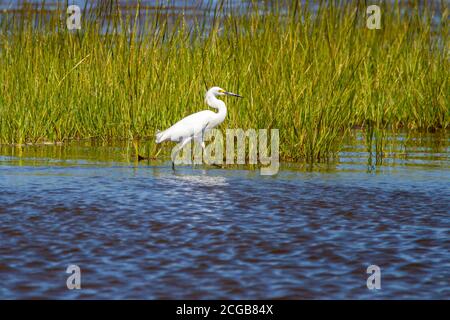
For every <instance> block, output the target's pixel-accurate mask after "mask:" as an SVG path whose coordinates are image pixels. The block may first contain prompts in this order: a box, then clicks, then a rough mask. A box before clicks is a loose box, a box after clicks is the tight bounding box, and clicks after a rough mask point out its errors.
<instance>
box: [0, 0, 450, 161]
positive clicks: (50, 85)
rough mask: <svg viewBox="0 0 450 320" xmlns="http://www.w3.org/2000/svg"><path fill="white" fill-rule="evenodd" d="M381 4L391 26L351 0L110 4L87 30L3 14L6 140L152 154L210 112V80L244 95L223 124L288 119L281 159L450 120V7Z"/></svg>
mask: <svg viewBox="0 0 450 320" xmlns="http://www.w3.org/2000/svg"><path fill="white" fill-rule="evenodd" d="M274 3H276V2H274ZM383 3H384V2H383ZM380 6H381V10H382V29H380V30H369V29H368V28H366V18H367V17H366V14H365V10H366V7H365V5H363V4H362V3H361V2H351V3H347V2H344V1H342V2H338V3H336V1H335V2H333V1H331V4H330V3H328V4H327V3H325V2H321V4H320V6H319V9H318V10H317V11H316V12H315V11H314V10H313V9H312V8H310V7H308V6H304V5H301V4H300V2H296V1H293V2H292V4H290V5H288V6H287V7H286V6H284V7H283V6H277V5H273V3H272V5H269V4H268V3H267V2H264V3H263V4H261V3H257V2H255V3H253V5H252V6H251V8H250V9H249V11H248V12H247V13H246V14H239V13H238V12H236V11H234V10H232V9H230V8H229V6H227V3H219V4H218V5H217V6H216V7H215V8H211V12H214V16H213V17H210V16H208V15H207V14H208V12H204V13H201V14H199V15H198V16H196V17H194V18H192V17H186V16H184V15H183V14H182V13H181V12H175V13H170V12H169V11H167V10H164V8H163V7H162V6H159V7H158V6H156V8H153V9H152V10H151V11H148V10H146V9H148V8H144V7H139V6H138V7H136V10H134V11H133V12H130V13H126V12H123V11H122V9H121V7H119V6H118V4H117V3H116V2H109V1H105V2H104V3H102V4H100V5H99V6H97V7H93V6H88V7H87V8H86V11H84V12H83V16H82V29H81V30H79V31H69V30H67V28H66V26H65V9H66V7H63V6H61V7H60V8H59V9H57V10H54V11H51V12H46V13H44V11H43V10H42V8H40V9H37V10H35V9H34V8H33V7H31V6H25V7H24V8H23V9H22V10H21V11H20V12H17V11H16V12H12V13H9V12H6V13H2V15H1V22H0V143H3V144H10V143H14V144H22V143H40V142H43V141H52V142H64V141H68V140H72V139H86V138H91V139H100V140H104V141H113V140H118V139H120V140H129V141H140V140H145V141H147V142H146V145H147V148H148V150H147V152H148V153H149V154H151V153H153V152H154V151H155V150H156V146H155V144H154V142H153V136H154V134H155V131H156V130H157V129H165V128H167V127H169V126H170V125H171V124H173V123H174V122H176V121H177V120H179V119H181V118H182V117H184V116H186V115H188V114H190V113H193V112H196V111H199V110H202V109H205V108H206V106H205V105H204V102H203V95H204V92H205V90H206V87H210V86H213V85H218V86H221V87H224V88H226V89H228V90H230V91H233V92H238V93H240V94H242V95H243V96H244V97H245V99H242V100H234V99H231V98H228V99H227V101H226V102H227V105H228V112H229V114H228V116H227V119H226V122H225V123H224V124H222V126H221V128H244V129H246V128H267V129H271V128H278V129H279V130H280V139H281V141H280V155H281V157H282V159H284V160H291V161H299V160H307V161H309V162H315V161H326V160H328V159H330V158H332V157H333V156H334V155H335V154H336V152H337V151H339V148H340V145H341V141H342V139H343V138H344V137H345V136H346V134H347V133H348V132H349V130H351V129H352V128H354V127H355V126H358V127H361V128H363V129H364V130H366V131H367V133H368V136H373V135H374V133H377V132H380V130H384V129H391V130H396V129H399V128H406V129H410V130H424V131H426V130H436V129H444V130H446V129H448V126H449V119H450V106H449V98H448V96H449V92H450V84H449V77H448V74H449V70H450V60H449V32H448V30H449V27H448V18H447V17H448V14H449V8H448V7H445V1H444V2H442V6H444V8H443V10H442V13H441V14H440V15H439V17H440V22H438V23H437V24H436V25H434V26H432V25H431V19H432V17H433V16H436V15H437V13H435V12H434V11H433V9H432V8H429V7H426V8H423V9H421V10H419V6H418V5H412V6H410V7H408V8H407V9H408V13H409V14H403V13H402V12H404V11H403V9H404V8H402V7H399V5H398V4H396V5H389V4H380ZM139 12H140V13H142V14H143V16H142V15H141V16H140V15H138V14H137V13H139Z"/></svg>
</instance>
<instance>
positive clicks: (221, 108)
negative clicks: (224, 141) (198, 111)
mask: <svg viewBox="0 0 450 320" xmlns="http://www.w3.org/2000/svg"><path fill="white" fill-rule="evenodd" d="M205 102H206V104H207V105H208V106H210V107H211V108H214V109H217V110H218V112H217V113H216V116H215V119H214V123H210V125H209V127H212V126H215V125H219V124H220V123H222V122H223V121H224V120H225V117H226V116H227V106H226V105H225V102H223V101H222V100H219V99H217V98H216V96H215V95H214V93H212V92H210V91H208V92H207V93H206V96H205Z"/></svg>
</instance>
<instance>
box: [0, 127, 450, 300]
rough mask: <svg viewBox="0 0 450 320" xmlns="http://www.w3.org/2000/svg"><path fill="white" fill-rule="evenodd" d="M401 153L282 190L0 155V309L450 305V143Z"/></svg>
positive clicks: (287, 168) (73, 153) (155, 168)
mask: <svg viewBox="0 0 450 320" xmlns="http://www.w3.org/2000/svg"><path fill="white" fill-rule="evenodd" d="M358 139H359V140H358ZM394 140H395V141H396V143H399V142H400V143H399V144H398V145H397V147H392V152H391V153H388V154H386V158H385V160H384V162H383V164H382V165H373V164H370V165H368V154H367V152H366V151H365V150H366V147H364V146H363V145H362V142H361V141H362V138H361V137H359V138H357V139H356V144H353V145H348V146H347V147H345V148H344V149H343V152H342V153H341V154H340V161H339V162H338V163H335V164H330V165H320V166H316V167H314V168H313V170H305V168H303V167H299V166H297V165H283V167H282V170H281V171H280V173H279V174H278V175H277V176H274V177H267V176H266V177H263V176H260V175H259V171H258V170H249V168H245V167H244V168H237V169H236V168H234V169H220V168H215V167H201V166H200V167H196V168H192V167H189V166H184V167H179V168H178V169H177V170H176V172H175V173H173V172H172V170H171V168H170V165H169V163H168V162H164V161H162V162H151V163H140V164H137V163H134V162H127V161H124V159H126V154H127V152H126V149H125V148H123V147H114V148H113V147H100V146H97V147H95V146H90V147H88V146H85V145H80V144H74V145H69V146H41V147H31V146H28V147H24V148H23V149H22V151H21V152H22V154H18V151H20V149H18V148H13V147H5V146H3V147H0V221H1V224H0V298H6V299H11V298H107V299H117V298H139V299H156V298H187V299H197V298H198V299H212V298H231V299H238V298H245V299H247V298H251V299H259V298H293V299H304V298H313V299H324V298H338V299H347V298H358V299H360V298H361V299H379V298H408V299H416V298H425V299H430V298H445V299H449V298H450V254H449V249H450V238H449V230H450V217H449V213H450V205H449V194H450V185H449V181H450V171H449V168H450V166H449V164H450V159H449V154H450V153H449V145H450V144H449V141H450V140H449V138H448V136H445V135H444V136H443V137H442V136H441V137H440V138H439V139H437V138H436V137H434V136H433V135H431V138H430V136H426V137H422V138H420V139H412V140H411V139H409V140H407V139H405V138H404V137H399V138H396V139H394ZM436 141H437V142H436ZM394 145H395V143H394ZM399 146H403V147H399ZM388 149H389V148H388ZM71 264H76V265H78V266H79V267H80V268H81V287H82V289H81V290H68V289H67V287H66V279H67V277H68V276H69V274H67V273H66V272H65V271H66V268H67V267H68V266H69V265H71ZM372 264H373V265H378V266H379V267H380V268H381V286H382V288H381V289H380V290H369V289H367V287H366V280H367V277H368V276H369V275H368V274H367V273H366V269H367V267H368V266H369V265H372Z"/></svg>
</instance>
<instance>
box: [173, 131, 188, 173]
mask: <svg viewBox="0 0 450 320" xmlns="http://www.w3.org/2000/svg"><path fill="white" fill-rule="evenodd" d="M191 140H192V137H188V138H184V139H183V140H182V141H181V144H180V146H179V147H177V150H176V151H175V152H174V153H173V155H172V170H173V171H175V159H176V158H177V155H178V153H180V151H181V149H183V147H184V146H185V145H186V144H188V143H189V142H190V141H191Z"/></svg>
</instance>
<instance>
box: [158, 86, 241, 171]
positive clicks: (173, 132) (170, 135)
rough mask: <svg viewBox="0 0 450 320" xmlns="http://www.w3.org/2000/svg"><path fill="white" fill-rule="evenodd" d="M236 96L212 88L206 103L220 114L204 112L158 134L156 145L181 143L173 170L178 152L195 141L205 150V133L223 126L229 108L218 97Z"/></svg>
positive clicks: (175, 154) (217, 88)
mask: <svg viewBox="0 0 450 320" xmlns="http://www.w3.org/2000/svg"><path fill="white" fill-rule="evenodd" d="M224 95H229V96H235V97H241V96H240V95H238V94H235V93H231V92H227V91H225V90H223V89H222V88H219V87H212V88H211V89H209V90H208V91H207V92H206V95H205V102H206V104H207V105H208V106H210V107H211V108H215V109H217V110H218V112H213V111H211V110H204V111H200V112H197V113H194V114H191V115H189V116H187V117H186V118H184V119H181V120H180V121H178V122H177V123H175V124H174V125H173V126H171V127H170V128H168V129H166V130H164V131H162V132H157V133H156V143H161V142H164V141H176V142H181V144H180V147H179V148H178V150H177V152H175V153H174V155H173V156H172V168H174V162H175V158H176V156H177V154H178V152H179V151H180V150H181V149H182V148H183V147H184V146H185V145H186V144H187V143H189V142H190V141H192V140H193V139H194V140H196V141H198V142H199V143H200V144H201V146H202V148H203V149H204V148H205V143H204V141H203V139H204V136H205V133H206V132H208V131H209V130H211V129H213V128H215V127H217V126H218V125H219V124H221V123H222V122H223V121H224V120H225V117H226V115H227V107H226V105H225V103H224V102H223V101H222V100H219V99H217V97H218V96H224Z"/></svg>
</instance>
